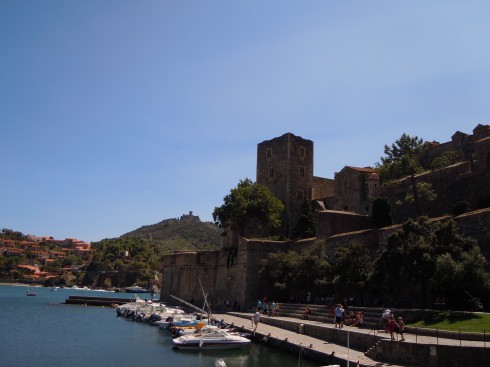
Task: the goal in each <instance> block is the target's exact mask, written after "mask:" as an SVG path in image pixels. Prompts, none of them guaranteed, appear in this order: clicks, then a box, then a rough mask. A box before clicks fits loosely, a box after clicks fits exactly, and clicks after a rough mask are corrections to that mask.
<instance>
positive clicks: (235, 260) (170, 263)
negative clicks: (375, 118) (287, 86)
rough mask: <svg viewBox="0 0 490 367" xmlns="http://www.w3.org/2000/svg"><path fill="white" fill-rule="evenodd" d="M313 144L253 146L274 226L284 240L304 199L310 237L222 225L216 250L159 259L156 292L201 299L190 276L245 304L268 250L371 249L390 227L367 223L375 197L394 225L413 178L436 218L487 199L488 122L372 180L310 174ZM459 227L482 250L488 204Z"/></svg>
mask: <svg viewBox="0 0 490 367" xmlns="http://www.w3.org/2000/svg"><path fill="white" fill-rule="evenodd" d="M447 151H454V152H456V153H457V154H458V156H459V157H460V159H461V161H460V162H459V163H456V164H453V165H451V166H449V167H445V168H442V169H438V170H432V169H430V167H431V163H432V162H433V161H434V159H436V158H437V157H439V156H441V155H442V154H443V153H444V152H447ZM313 153H314V151H313V142H312V141H311V140H307V139H303V138H301V137H298V136H295V135H294V134H291V133H286V134H284V135H282V136H280V137H276V138H274V139H271V140H266V141H263V142H262V143H259V144H258V146H257V178H256V181H257V183H260V184H262V185H265V186H267V187H268V188H269V189H270V190H271V191H272V192H273V193H274V194H275V195H276V196H277V197H278V198H279V199H281V200H282V201H283V203H284V204H285V207H286V208H285V213H284V218H283V223H284V226H283V228H282V231H284V232H283V233H284V234H285V237H286V238H287V237H288V236H287V235H288V234H289V231H290V229H291V228H292V226H294V225H295V224H296V222H297V219H298V216H299V211H300V207H301V205H302V203H303V201H304V200H305V199H309V200H312V201H314V202H315V203H316V204H317V205H318V207H319V209H320V210H319V212H318V215H317V229H316V238H311V239H307V240H301V241H268V240H258V239H253V238H246V237H238V236H237V235H236V234H233V233H230V232H229V231H225V233H224V238H223V247H222V249H221V250H220V251H198V252H188V251H183V252H175V253H173V254H170V255H168V256H166V257H165V259H164V261H163V263H162V264H161V271H162V274H163V286H162V290H161V297H162V299H164V300H168V299H169V298H170V295H174V296H177V297H179V298H183V299H186V300H194V301H195V302H202V294H201V289H200V285H199V282H198V277H199V278H200V279H201V281H202V283H203V286H204V287H205V289H206V290H207V292H209V296H210V298H211V302H216V301H217V300H224V299H226V298H229V299H230V300H232V301H236V303H237V304H238V306H241V307H247V306H250V305H252V304H253V303H254V301H255V300H256V298H257V297H262V296H263V295H264V294H262V293H263V292H264V289H266V288H265V287H266V285H265V284H263V283H262V281H261V279H260V277H259V275H258V271H259V269H260V261H261V259H263V258H265V257H266V256H267V254H268V253H269V252H270V251H288V250H296V251H302V250H304V249H306V248H307V247H308V246H310V245H312V244H313V243H314V242H315V240H317V239H321V240H322V241H324V243H325V246H326V247H327V253H328V254H329V256H330V257H331V258H332V259H333V253H334V250H335V248H337V247H339V246H344V245H346V244H348V243H350V242H352V241H357V242H360V243H362V244H364V245H365V246H366V247H367V248H368V249H369V250H370V252H371V253H372V254H373V255H375V254H376V251H377V250H379V248H381V247H383V245H384V244H385V243H386V241H387V238H388V237H389V236H390V235H391V234H392V233H394V231H396V230H397V229H398V226H397V225H394V226H390V227H387V228H383V229H374V228H373V225H372V220H371V217H370V214H371V209H372V201H373V199H374V198H375V197H386V198H388V200H389V202H390V204H391V207H392V216H393V219H394V222H395V223H402V222H403V221H405V220H406V219H408V218H410V217H413V216H415V215H416V213H415V209H414V206H413V205H409V204H406V203H405V204H403V203H402V204H401V205H395V203H397V202H398V203H400V202H401V201H402V199H403V197H404V196H405V195H406V194H407V192H409V190H410V187H411V185H413V183H414V180H415V182H419V181H424V182H429V183H430V184H432V189H433V190H434V191H435V192H436V194H437V199H436V200H435V201H434V202H431V203H430V205H426V206H425V207H423V208H422V209H423V213H424V214H426V215H428V216H430V217H439V216H442V215H445V214H447V213H450V211H451V207H452V206H453V205H454V204H455V203H456V202H458V201H462V200H466V201H467V202H468V203H469V205H470V208H471V209H476V208H477V207H478V205H479V203H480V202H481V201H482V200H484V199H485V198H490V186H489V185H488V183H489V179H490V176H489V175H490V126H488V125H480V124H479V125H477V126H476V127H475V129H473V134H465V133H462V132H459V131H458V132H456V133H455V134H454V135H453V136H452V138H451V141H449V142H446V143H442V144H440V143H437V142H430V143H428V144H426V149H425V150H424V152H423V156H422V157H421V158H422V160H423V163H424V167H426V168H428V169H427V170H426V171H424V172H423V173H420V174H418V175H415V177H414V178H413V179H412V178H406V179H401V180H399V181H398V182H396V183H394V184H390V185H380V180H379V176H378V175H377V174H376V171H375V170H374V169H372V168H370V167H353V166H345V167H344V168H343V169H342V170H340V171H339V172H337V173H335V176H334V178H333V179H328V178H322V177H316V176H314V174H313ZM455 219H456V221H457V222H458V224H459V226H460V228H461V229H462V230H463V232H464V233H466V234H467V235H470V236H472V237H474V238H476V239H477V240H478V241H479V243H480V246H481V247H482V252H483V253H484V254H485V255H486V256H487V257H488V255H490V251H489V250H488V249H489V248H490V246H489V244H490V231H489V229H490V210H487V209H483V210H479V211H473V212H470V213H467V214H464V215H461V216H459V217H457V218H455Z"/></svg>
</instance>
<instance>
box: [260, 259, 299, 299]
mask: <svg viewBox="0 0 490 367" xmlns="http://www.w3.org/2000/svg"><path fill="white" fill-rule="evenodd" d="M298 259H299V256H298V253H297V252H295V251H291V250H290V251H287V252H269V253H268V254H267V257H266V258H265V259H262V261H261V262H260V270H259V275H260V277H261V278H262V280H264V281H265V282H266V283H267V284H268V285H269V287H270V289H268V290H267V293H268V294H270V295H271V296H273V297H276V298H279V299H289V296H290V294H289V292H291V291H292V289H293V282H294V278H295V276H296V274H297V272H298V266H299V265H298Z"/></svg>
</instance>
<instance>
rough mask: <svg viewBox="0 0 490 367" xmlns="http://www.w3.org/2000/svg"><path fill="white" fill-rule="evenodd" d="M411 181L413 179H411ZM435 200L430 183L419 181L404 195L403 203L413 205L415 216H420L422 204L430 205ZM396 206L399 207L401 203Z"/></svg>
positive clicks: (434, 193)
mask: <svg viewBox="0 0 490 367" xmlns="http://www.w3.org/2000/svg"><path fill="white" fill-rule="evenodd" d="M412 179H413V178H412ZM436 199H437V194H436V192H435V191H434V190H433V189H432V184H431V183H430V182H425V181H419V182H417V183H416V184H415V185H411V186H410V188H409V191H408V192H407V194H406V195H405V198H404V199H403V201H405V202H406V203H408V204H415V210H416V212H417V215H418V216H419V215H421V214H422V212H423V210H422V209H421V207H422V204H427V203H430V202H432V201H434V200H436ZM396 204H397V205H401V204H402V202H401V201H397V203H396Z"/></svg>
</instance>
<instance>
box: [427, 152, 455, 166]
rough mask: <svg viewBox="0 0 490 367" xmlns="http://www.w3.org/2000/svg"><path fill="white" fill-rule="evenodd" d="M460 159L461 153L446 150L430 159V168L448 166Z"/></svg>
mask: <svg viewBox="0 0 490 367" xmlns="http://www.w3.org/2000/svg"><path fill="white" fill-rule="evenodd" d="M460 161H461V154H460V153H459V152H457V151H455V150H448V151H446V152H444V153H442V154H441V155H440V156H439V157H437V158H435V159H434V160H433V161H432V169H439V168H444V167H447V166H450V165H451V164H454V163H457V162H460Z"/></svg>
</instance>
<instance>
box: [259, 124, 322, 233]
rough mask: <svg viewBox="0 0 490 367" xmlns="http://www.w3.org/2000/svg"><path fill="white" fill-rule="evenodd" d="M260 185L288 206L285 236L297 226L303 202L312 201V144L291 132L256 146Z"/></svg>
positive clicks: (285, 217)
mask: <svg viewBox="0 0 490 367" xmlns="http://www.w3.org/2000/svg"><path fill="white" fill-rule="evenodd" d="M256 181H257V183H259V184H261V185H264V186H266V187H268V188H269V189H270V190H271V191H272V192H273V193H274V195H276V196H277V197H278V198H279V199H280V200H281V201H282V202H283V203H284V205H285V206H286V210H285V216H284V218H283V219H284V220H283V232H282V233H283V234H284V235H286V236H289V234H290V231H291V229H292V228H294V226H295V225H296V223H297V221H298V217H299V211H300V208H301V204H302V203H303V201H304V199H305V198H306V199H309V200H310V199H311V192H312V185H313V142H312V141H311V140H306V139H303V138H301V137H299V136H295V135H294V134H291V133H286V134H284V135H282V136H280V137H277V138H274V139H271V140H266V141H263V142H262V143H259V144H258V145H257V180H256Z"/></svg>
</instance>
